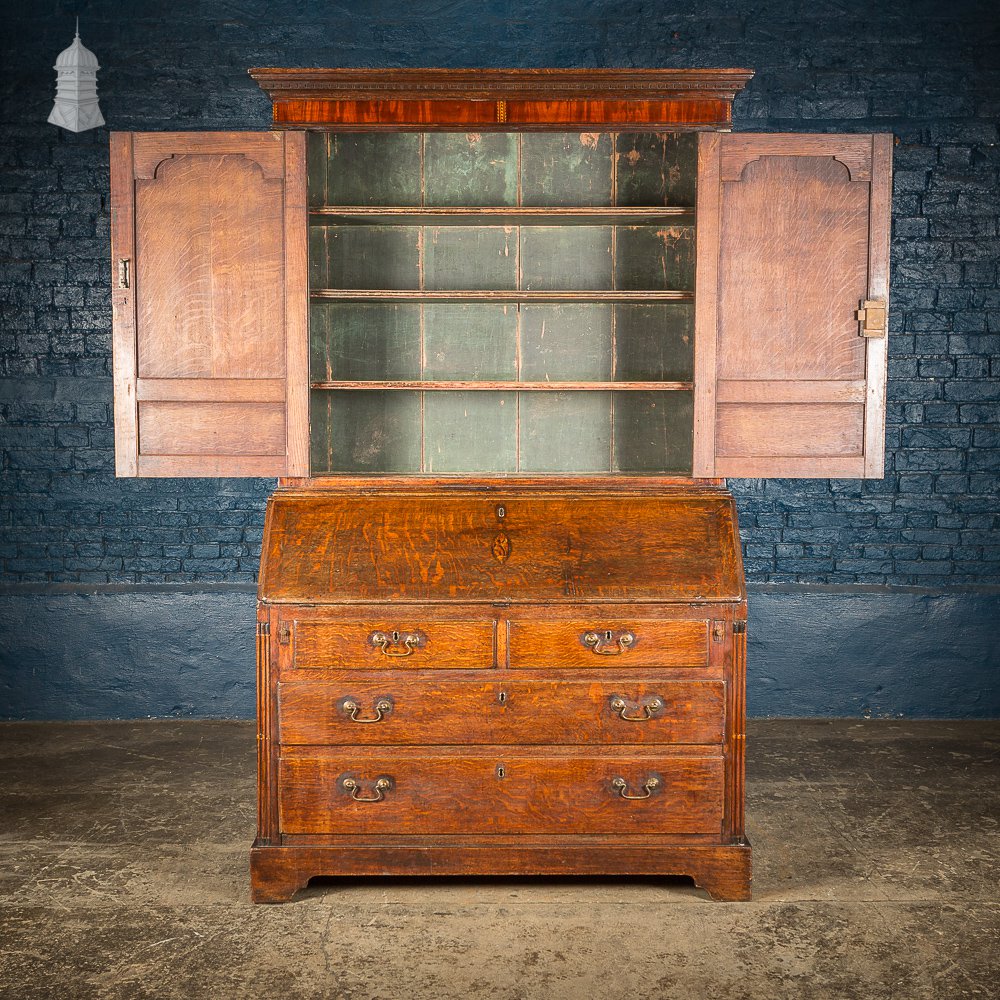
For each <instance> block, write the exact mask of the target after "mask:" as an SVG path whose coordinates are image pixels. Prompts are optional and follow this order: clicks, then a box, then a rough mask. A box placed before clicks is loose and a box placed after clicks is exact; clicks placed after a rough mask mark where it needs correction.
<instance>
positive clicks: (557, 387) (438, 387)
mask: <svg viewBox="0 0 1000 1000" xmlns="http://www.w3.org/2000/svg"><path fill="white" fill-rule="evenodd" d="M310 388H312V389H374V390H376V391H381V390H382V389H419V390H429V391H446V390H451V391H455V390H461V391H463V392H465V391H475V392H497V391H499V392H588V391H589V392H609V391H615V392H617V391H618V390H619V389H621V390H625V391H631V392H634V391H636V390H645V391H647V392H650V391H656V392H661V391H662V392H689V391H690V390H691V389H693V388H694V383H693V382H586V381H585V382H514V381H510V382H503V381H496V380H493V381H485V380H474V379H454V380H442V379H436V380H433V381H431V380H428V381H425V382H421V381H393V382H388V381H386V382H357V381H353V382H352V381H343V382H311V383H310Z"/></svg>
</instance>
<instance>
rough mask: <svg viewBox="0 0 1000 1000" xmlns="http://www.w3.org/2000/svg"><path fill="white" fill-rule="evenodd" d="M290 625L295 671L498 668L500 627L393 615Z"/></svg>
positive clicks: (488, 621) (486, 621) (483, 622)
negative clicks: (497, 654)
mask: <svg viewBox="0 0 1000 1000" xmlns="http://www.w3.org/2000/svg"><path fill="white" fill-rule="evenodd" d="M288 624H290V626H291V628H290V641H291V644H292V666H293V667H294V668H295V669H299V670H309V669H324V668H325V669H343V668H345V667H346V668H352V669H353V668H361V669H364V670H372V669H376V670H377V669H385V668H389V667H394V668H402V669H407V670H411V669H421V668H428V667H429V668H435V669H437V668H450V669H453V670H482V669H486V668H489V667H493V666H495V665H496V623H495V622H494V621H492V620H491V619H478V620H467V621H456V620H454V619H447V620H442V619H437V620H435V619H434V618H429V617H424V616H422V615H419V614H418V615H414V614H412V612H410V613H408V612H400V613H399V614H395V613H390V614H387V615H386V616H385V617H382V618H374V617H372V618H366V619H364V620H357V619H355V620H346V619H345V620H340V619H336V620H334V619H329V618H327V619H298V620H296V621H294V622H291V623H288Z"/></svg>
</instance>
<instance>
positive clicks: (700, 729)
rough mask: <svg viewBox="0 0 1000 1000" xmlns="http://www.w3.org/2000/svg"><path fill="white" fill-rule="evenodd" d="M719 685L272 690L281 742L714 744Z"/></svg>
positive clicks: (336, 685)
mask: <svg viewBox="0 0 1000 1000" xmlns="http://www.w3.org/2000/svg"><path fill="white" fill-rule="evenodd" d="M724 719H725V685H724V684H723V682H722V681H658V680H657V681H654V680H620V679H615V680H609V679H604V678H602V679H600V680H594V679H584V680H580V679H576V678H573V679H567V680H525V679H521V678H519V677H515V678H513V679H511V678H509V677H507V676H504V677H501V678H498V679H492V678H491V679H490V680H475V681H467V680H463V681H451V680H447V679H445V680H439V679H438V676H436V675H432V676H431V677H430V678H428V677H427V676H426V675H421V676H414V675H412V674H406V675H387V676H385V677H376V678H372V677H371V675H370V674H366V675H364V679H360V677H359V676H358V675H356V676H350V675H348V676H346V677H344V678H343V679H342V680H338V681H336V682H328V681H285V682H282V683H281V684H279V685H278V720H279V740H280V742H281V743H282V744H286V745H295V744H298V745H308V744H318V745H377V744H398V745H433V744H444V745H448V744H450V745H475V744H507V743H511V744H517V743H525V744H654V743H697V744H711V743H720V742H721V741H722V738H723V730H724Z"/></svg>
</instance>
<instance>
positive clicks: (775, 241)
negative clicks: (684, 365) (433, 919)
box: [694, 133, 892, 478]
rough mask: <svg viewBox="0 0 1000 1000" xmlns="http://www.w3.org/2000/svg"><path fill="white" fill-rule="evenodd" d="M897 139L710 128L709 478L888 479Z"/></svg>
mask: <svg viewBox="0 0 1000 1000" xmlns="http://www.w3.org/2000/svg"><path fill="white" fill-rule="evenodd" d="M891 159H892V136H891V135H770V134H768V135H763V134H754V133H735V134H732V133H706V134H702V135H701V136H700V137H699V150H698V209H697V212H698V214H697V242H698V247H697V261H698V263H697V279H696V281H697V283H696V290H695V345H696V346H695V449H694V450H695V458H694V474H695V476H749V477H772V476H789V477H804V478H825V477H838V478H841V477H842V478H862V477H864V478H881V476H882V475H883V474H884V472H883V466H884V461H885V379H886V329H887V328H886V310H887V307H888V291H889V289H888V283H889V279H888V273H889V222H890V198H891V169H892V168H891Z"/></svg>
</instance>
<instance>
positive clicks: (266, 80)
mask: <svg viewBox="0 0 1000 1000" xmlns="http://www.w3.org/2000/svg"><path fill="white" fill-rule="evenodd" d="M250 75H251V76H252V77H253V78H254V79H255V80H256V81H257V82H258V83H259V84H260V86H261V87H262V88H263V89H264V90H265V91H266V92H267V93H268V95H269V96H270V98H271V101H272V105H273V120H274V127H275V128H296V127H298V128H301V127H310V126H311V127H321V128H338V127H340V128H352V129H358V128H362V129H363V128H379V127H382V128H393V129H401V130H402V129H406V128H428V129H433V128H452V129H454V128H469V127H475V128H478V129H482V130H483V131H488V130H491V129H510V128H512V127H515V126H516V127H518V128H527V129H531V128H554V127H568V128H572V127H574V126H581V127H583V126H593V125H628V124H635V125H662V126H669V127H670V128H676V129H683V128H725V127H727V126H729V124H730V123H731V121H732V110H731V108H732V101H733V98H734V97H735V95H736V94H737V93H738V92H739V91H741V90H742V89H743V88H744V87H745V86H746V84H747V82H748V81H749V80H750V78H751V77H752V76H753V72H752V70H745V69H698V70H675V69H634V70H632V69H598V70H578V69H536V70H513V69H500V70H489V69H486V70H479V69H476V70H444V69H263V68H261V69H251V70H250Z"/></svg>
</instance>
